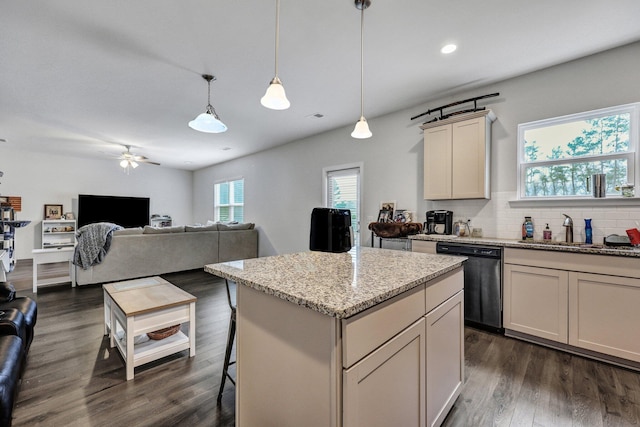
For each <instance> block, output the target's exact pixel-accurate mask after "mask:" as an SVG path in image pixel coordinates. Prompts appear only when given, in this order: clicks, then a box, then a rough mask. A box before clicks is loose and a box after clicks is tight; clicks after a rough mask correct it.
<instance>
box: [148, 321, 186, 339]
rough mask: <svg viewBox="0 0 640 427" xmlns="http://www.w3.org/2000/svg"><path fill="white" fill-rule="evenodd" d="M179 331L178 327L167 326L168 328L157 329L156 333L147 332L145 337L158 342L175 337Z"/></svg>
mask: <svg viewBox="0 0 640 427" xmlns="http://www.w3.org/2000/svg"><path fill="white" fill-rule="evenodd" d="M179 330H180V325H173V326H169V327H168V328H162V329H158V330H157V331H153V332H148V333H147V335H148V336H149V338H150V339H152V340H155V341H159V340H163V339H165V338H168V337H170V336H171V335H175V334H176V333H178V331H179Z"/></svg>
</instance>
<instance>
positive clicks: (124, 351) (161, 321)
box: [102, 277, 197, 381]
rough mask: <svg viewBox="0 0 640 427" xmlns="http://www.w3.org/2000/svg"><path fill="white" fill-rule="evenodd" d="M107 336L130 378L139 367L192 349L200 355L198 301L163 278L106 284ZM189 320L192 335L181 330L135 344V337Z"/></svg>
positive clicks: (191, 354) (192, 353) (194, 353)
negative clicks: (120, 356)
mask: <svg viewBox="0 0 640 427" xmlns="http://www.w3.org/2000/svg"><path fill="white" fill-rule="evenodd" d="M102 288H103V291H104V305H105V328H104V331H105V335H106V334H107V333H109V334H110V345H111V347H112V348H113V347H117V348H118V350H119V351H120V354H121V355H122V358H123V359H124V361H125V365H126V370H127V381H128V380H130V379H133V376H134V368H135V367H136V366H140V365H143V364H145V363H149V362H151V361H154V360H157V359H160V358H162V357H165V356H168V355H170V354H173V353H177V352H180V351H183V350H186V349H189V357H193V356H195V355H196V342H195V332H196V300H197V298H196V297H194V296H193V295H191V294H189V293H187V292H185V291H183V290H182V289H180V288H178V287H176V286H174V285H172V284H171V283H169V282H167V281H166V280H164V279H162V278H160V277H148V278H144V279H136V280H127V281H125V282H116V283H109V284H107V285H103V286H102ZM182 323H189V328H188V335H185V333H184V332H182V330H181V331H178V333H176V334H175V335H172V336H170V337H167V338H165V339H162V340H158V341H154V340H149V341H146V342H142V343H135V337H138V336H139V335H142V334H146V333H147V332H153V331H156V330H158V329H162V328H166V327H169V326H173V325H177V324H182Z"/></svg>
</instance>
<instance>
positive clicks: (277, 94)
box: [260, 0, 291, 110]
mask: <svg viewBox="0 0 640 427" xmlns="http://www.w3.org/2000/svg"><path fill="white" fill-rule="evenodd" d="M279 45H280V0H276V57H275V77H274V78H273V79H271V82H270V83H269V87H268V88H267V92H266V93H265V94H264V96H263V97H262V98H261V99H260V103H261V104H262V105H263V106H265V107H267V108H270V109H272V110H286V109H287V108H289V107H290V106H291V103H290V102H289V100H288V99H287V94H286V93H285V92H284V86H282V82H281V81H280V78H279V77H278V50H279Z"/></svg>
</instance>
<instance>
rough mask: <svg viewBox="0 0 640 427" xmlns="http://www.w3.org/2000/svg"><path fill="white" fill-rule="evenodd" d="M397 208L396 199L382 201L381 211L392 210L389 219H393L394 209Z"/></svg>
mask: <svg viewBox="0 0 640 427" xmlns="http://www.w3.org/2000/svg"><path fill="white" fill-rule="evenodd" d="M395 208H396V202H395V200H394V201H393V202H381V203H380V210H381V211H390V213H389V221H393V211H394V210H395Z"/></svg>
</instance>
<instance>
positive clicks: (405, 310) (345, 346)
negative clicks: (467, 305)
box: [342, 285, 442, 368]
mask: <svg viewBox="0 0 640 427" xmlns="http://www.w3.org/2000/svg"><path fill="white" fill-rule="evenodd" d="M424 289H425V287H424V285H420V286H417V287H416V288H414V289H411V290H409V291H407V292H405V293H403V294H401V295H398V296H396V297H394V298H392V299H390V300H388V301H385V302H384V303H382V304H379V305H377V306H375V307H372V308H370V309H369V310H365V311H363V312H362V313H359V314H356V315H355V316H352V317H349V318H348V319H343V320H342V366H343V367H344V368H348V367H350V366H351V365H353V364H354V363H356V362H357V361H358V360H360V359H362V358H363V357H364V356H366V355H367V354H369V353H371V352H372V351H373V350H375V349H376V348H378V347H379V346H381V345H382V344H384V343H385V342H387V341H388V340H390V339H391V338H393V337H394V336H395V335H397V334H398V333H400V332H401V331H402V330H403V329H405V328H406V327H407V326H409V325H411V324H412V323H413V322H415V321H416V320H418V319H419V318H420V317H421V316H424V313H425V292H424ZM441 301H442V300H441Z"/></svg>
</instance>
